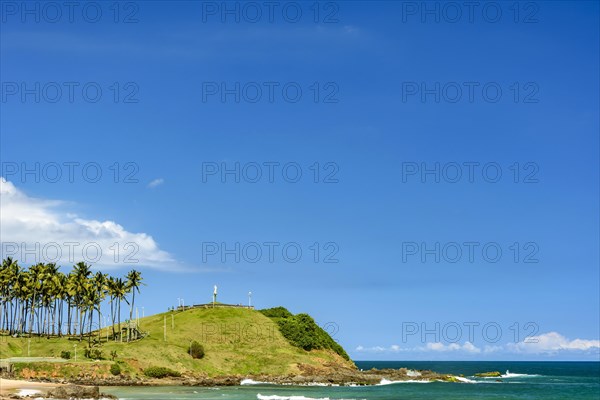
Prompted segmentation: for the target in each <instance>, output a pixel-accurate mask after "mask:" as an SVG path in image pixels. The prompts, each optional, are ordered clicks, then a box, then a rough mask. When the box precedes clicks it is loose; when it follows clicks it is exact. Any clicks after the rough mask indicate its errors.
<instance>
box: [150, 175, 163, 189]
mask: <svg viewBox="0 0 600 400" xmlns="http://www.w3.org/2000/svg"><path fill="white" fill-rule="evenodd" d="M163 183H165V180H164V179H163V178H157V179H154V180H153V181H151V182H150V183H148V186H147V187H148V188H150V189H154V188H155V187H157V186H160V185H162V184H163Z"/></svg>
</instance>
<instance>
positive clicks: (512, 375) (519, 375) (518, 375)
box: [500, 371, 539, 378]
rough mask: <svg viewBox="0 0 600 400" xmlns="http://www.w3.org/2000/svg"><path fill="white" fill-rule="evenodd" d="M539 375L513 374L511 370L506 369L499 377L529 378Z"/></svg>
mask: <svg viewBox="0 0 600 400" xmlns="http://www.w3.org/2000/svg"><path fill="white" fill-rule="evenodd" d="M534 376H539V375H529V374H513V373H512V372H508V371H506V373H505V374H502V375H500V378H531V377H534Z"/></svg>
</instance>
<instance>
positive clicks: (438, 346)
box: [422, 342, 481, 353]
mask: <svg viewBox="0 0 600 400" xmlns="http://www.w3.org/2000/svg"><path fill="white" fill-rule="evenodd" d="M422 350H423V351H435V352H448V351H462V352H466V353H481V349H479V348H478V347H476V346H475V345H473V343H471V342H465V343H464V344H463V345H460V344H458V343H450V344H443V343H439V342H437V343H427V344H426V345H425V348H424V349H422Z"/></svg>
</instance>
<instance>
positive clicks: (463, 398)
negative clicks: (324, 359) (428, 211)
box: [103, 361, 600, 400]
mask: <svg viewBox="0 0 600 400" xmlns="http://www.w3.org/2000/svg"><path fill="white" fill-rule="evenodd" d="M356 365H357V366H358V367H359V368H362V369H370V368H372V367H375V368H400V367H408V368H411V369H431V370H434V371H437V372H443V373H450V374H456V375H459V374H463V375H464V376H465V377H468V378H469V379H470V380H473V381H474V382H475V383H473V384H468V383H467V384H459V383H440V382H432V383H395V384H388V385H380V386H370V387H364V386H363V387H318V386H317V387H315V386H313V387H310V386H275V385H244V386H235V387H220V388H200V387H179V386H178V387H175V386H169V387H152V388H149V387H142V388H105V389H103V391H104V392H106V393H111V394H114V395H116V396H119V397H120V398H122V399H169V400H171V399H182V400H183V399H223V400H229V399H232V400H238V399H239V400H242V399H244V400H245V399H267V400H278V399H285V400H287V399H290V400H301V399H331V400H335V399H368V400H400V399H405V400H432V399H436V400H437V399H444V400H470V399H483V400H488V399H489V400H491V399H494V400H495V399H504V400H512V399H514V400H517V399H518V400H521V399H522V400H525V399H527V400H532V399H544V400H547V399H555V400H559V399H568V400H588V399H589V400H599V399H600V362H408V361H407V362H378V361H373V362H370V361H362V362H360V361H359V362H356ZM506 370H509V371H510V374H509V375H507V376H506V377H504V378H501V380H502V382H497V381H496V379H476V378H473V377H472V375H473V374H474V373H476V372H484V371H501V372H503V373H505V371H506Z"/></svg>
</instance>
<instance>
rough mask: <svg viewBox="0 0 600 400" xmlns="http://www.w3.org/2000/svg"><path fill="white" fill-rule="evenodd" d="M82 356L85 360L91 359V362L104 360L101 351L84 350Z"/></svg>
mask: <svg viewBox="0 0 600 400" xmlns="http://www.w3.org/2000/svg"><path fill="white" fill-rule="evenodd" d="M83 355H84V356H86V357H87V358H91V359H92V360H104V358H103V357H102V350H100V349H90V348H88V349H85V351H84V352H83Z"/></svg>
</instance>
